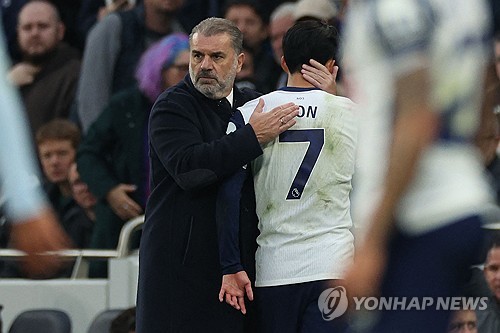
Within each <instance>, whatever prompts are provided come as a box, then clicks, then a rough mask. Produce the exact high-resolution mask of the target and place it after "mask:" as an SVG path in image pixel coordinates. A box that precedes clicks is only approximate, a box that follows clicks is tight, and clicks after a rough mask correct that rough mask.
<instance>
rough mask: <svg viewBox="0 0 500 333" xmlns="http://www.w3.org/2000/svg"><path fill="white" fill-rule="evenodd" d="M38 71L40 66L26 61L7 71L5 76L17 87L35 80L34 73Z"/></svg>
mask: <svg viewBox="0 0 500 333" xmlns="http://www.w3.org/2000/svg"><path fill="white" fill-rule="evenodd" d="M39 71H40V67H38V66H33V65H32V64H28V63H26V62H21V63H19V64H17V65H15V66H14V67H12V69H11V70H10V71H9V73H7V78H8V79H9V81H10V82H11V83H12V84H13V85H15V86H18V87H22V86H25V85H27V84H31V83H33V81H34V80H35V75H36V74H37V73H38V72H39Z"/></svg>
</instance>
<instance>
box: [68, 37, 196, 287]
mask: <svg viewBox="0 0 500 333" xmlns="http://www.w3.org/2000/svg"><path fill="white" fill-rule="evenodd" d="M188 69H189V43H188V37H187V35H185V34H172V35H169V36H167V37H164V38H163V39H161V40H160V41H159V42H157V43H155V44H153V45H152V46H151V47H150V48H148V49H147V51H146V52H145V53H144V55H143V56H142V58H141V60H140V61H139V65H138V67H137V70H136V74H135V75H136V78H137V82H138V84H137V86H134V87H131V88H128V89H125V90H123V91H121V92H119V93H117V94H116V95H114V96H113V97H112V98H111V100H110V102H109V104H108V106H107V107H106V108H105V109H104V111H103V112H102V113H101V115H100V116H99V118H97V120H96V121H95V122H94V123H93V124H92V126H91V127H90V128H89V131H88V134H87V135H86V136H85V138H84V140H83V142H82V144H81V145H80V149H79V151H78V170H79V171H80V175H81V177H82V179H83V180H84V181H85V182H86V183H87V184H88V186H89V188H90V191H91V192H92V193H94V194H95V195H96V196H97V199H98V203H97V207H96V216H97V219H96V225H95V231H94V235H93V238H92V247H93V248H105V249H109V248H114V247H116V246H117V244H118V238H119V234H120V230H121V228H122V226H123V224H124V223H125V222H126V221H128V220H130V219H132V218H134V217H136V216H139V215H141V214H143V211H144V207H145V204H146V199H147V197H148V195H149V176H148V174H149V159H148V142H147V126H148V121H147V120H148V116H149V111H150V110H151V107H152V106H153V103H154V101H155V100H156V98H157V97H158V96H159V95H160V94H161V92H162V91H163V90H164V89H166V88H168V87H170V86H173V85H174V84H176V83H177V82H179V81H180V80H182V78H183V77H184V76H185V75H186V74H187V73H188ZM105 266H106V265H105V263H98V262H96V263H95V264H93V265H91V270H90V275H91V276H92V277H96V276H101V277H102V276H105V275H106V272H107V271H106V269H105Z"/></svg>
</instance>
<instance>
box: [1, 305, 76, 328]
mask: <svg viewBox="0 0 500 333" xmlns="http://www.w3.org/2000/svg"><path fill="white" fill-rule="evenodd" d="M27 332H29V333H71V319H70V317H69V316H68V314H67V313H66V312H64V311H62V310H55V309H36V310H27V311H24V312H21V313H20V314H19V315H17V317H16V318H15V319H14V321H13V322H12V325H11V326H10V329H9V333H27Z"/></svg>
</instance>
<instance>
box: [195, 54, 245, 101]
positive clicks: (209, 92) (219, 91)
mask: <svg viewBox="0 0 500 333" xmlns="http://www.w3.org/2000/svg"><path fill="white" fill-rule="evenodd" d="M237 68H238V61H237V60H236V61H235V62H234V64H233V67H232V68H231V70H230V71H229V73H227V75H226V77H224V78H222V80H220V79H219V78H217V77H216V76H215V75H214V74H213V73H212V71H206V70H205V71H204V70H200V72H199V73H198V75H196V74H195V73H194V72H193V71H192V69H191V66H189V76H190V77H191V81H192V82H193V84H194V87H195V88H196V89H197V90H198V91H199V92H201V93H202V94H203V95H204V96H206V97H208V98H210V99H221V98H224V97H226V96H227V94H228V92H226V90H227V88H228V87H232V86H233V83H234V80H235V78H236V69H237ZM203 77H209V78H212V79H215V83H213V84H209V83H205V84H202V83H199V81H198V80H199V79H200V78H203Z"/></svg>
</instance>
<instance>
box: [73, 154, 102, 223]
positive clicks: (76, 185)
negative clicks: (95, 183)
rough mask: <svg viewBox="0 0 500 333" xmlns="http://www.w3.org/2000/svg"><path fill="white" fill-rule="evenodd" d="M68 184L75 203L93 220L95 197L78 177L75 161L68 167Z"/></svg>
mask: <svg viewBox="0 0 500 333" xmlns="http://www.w3.org/2000/svg"><path fill="white" fill-rule="evenodd" d="M68 181H69V186H70V187H71V195H72V196H73V199H75V201H76V203H77V204H78V205H79V206H80V207H82V208H83V210H84V211H85V214H87V217H88V218H89V219H90V220H91V221H94V222H95V218H96V217H95V210H94V209H95V205H96V203H97V199H96V198H95V196H94V195H93V194H92V193H91V192H90V191H89V187H88V186H87V184H85V183H84V182H83V181H82V179H81V178H80V174H79V173H78V169H77V167H76V163H73V164H72V165H71V167H70V168H69V175H68Z"/></svg>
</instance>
